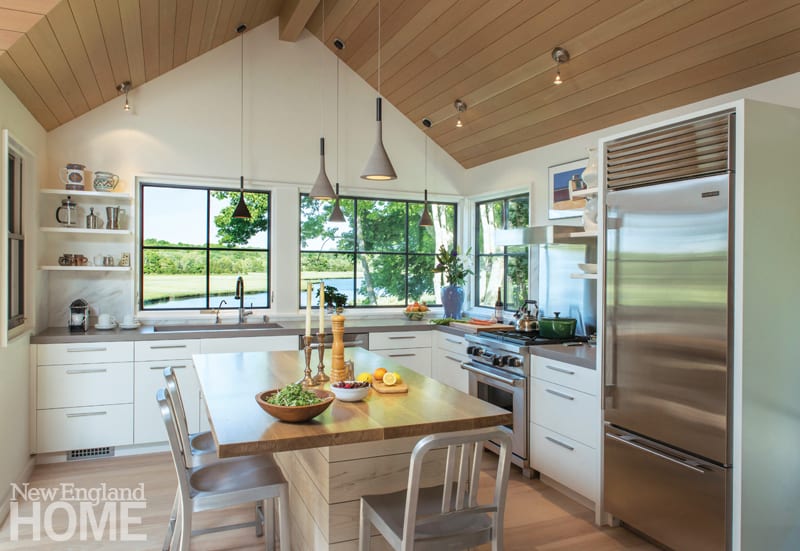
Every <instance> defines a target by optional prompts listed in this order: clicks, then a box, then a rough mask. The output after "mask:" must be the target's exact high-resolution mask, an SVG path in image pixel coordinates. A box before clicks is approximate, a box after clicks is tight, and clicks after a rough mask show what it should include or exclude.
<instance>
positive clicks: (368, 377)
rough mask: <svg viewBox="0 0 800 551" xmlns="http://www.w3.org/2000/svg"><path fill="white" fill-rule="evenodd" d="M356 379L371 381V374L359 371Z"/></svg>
mask: <svg viewBox="0 0 800 551" xmlns="http://www.w3.org/2000/svg"><path fill="white" fill-rule="evenodd" d="M356 381H358V382H360V383H371V382H372V375H370V374H369V373H359V375H358V377H356Z"/></svg>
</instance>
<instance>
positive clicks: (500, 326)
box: [450, 321, 514, 333]
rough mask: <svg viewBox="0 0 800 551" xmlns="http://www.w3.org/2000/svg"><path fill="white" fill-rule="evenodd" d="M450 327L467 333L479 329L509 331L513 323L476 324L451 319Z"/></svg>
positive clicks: (512, 327) (475, 331)
mask: <svg viewBox="0 0 800 551" xmlns="http://www.w3.org/2000/svg"><path fill="white" fill-rule="evenodd" d="M450 327H455V328H456V329H461V330H462V331H466V332H467V333H478V332H481V331H509V330H513V329H514V326H513V325H506V324H504V323H493V324H491V325H478V324H476V323H467V322H462V321H451V322H450Z"/></svg>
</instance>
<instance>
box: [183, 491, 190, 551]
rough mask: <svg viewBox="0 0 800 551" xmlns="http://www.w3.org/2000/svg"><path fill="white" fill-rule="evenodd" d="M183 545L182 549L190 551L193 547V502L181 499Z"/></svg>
mask: <svg viewBox="0 0 800 551" xmlns="http://www.w3.org/2000/svg"><path fill="white" fill-rule="evenodd" d="M180 521H181V522H180V524H181V545H180V551H189V550H190V549H191V547H192V504H191V503H187V502H186V501H184V500H181V517H180Z"/></svg>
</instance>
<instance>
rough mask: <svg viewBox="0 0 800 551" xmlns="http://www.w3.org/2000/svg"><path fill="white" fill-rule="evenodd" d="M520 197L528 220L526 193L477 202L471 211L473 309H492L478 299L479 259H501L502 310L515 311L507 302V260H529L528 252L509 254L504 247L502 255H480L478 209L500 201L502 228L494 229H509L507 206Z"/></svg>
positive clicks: (529, 201)
mask: <svg viewBox="0 0 800 551" xmlns="http://www.w3.org/2000/svg"><path fill="white" fill-rule="evenodd" d="M521 197H525V198H527V200H528V220H530V215H531V196H530V193H528V192H523V193H516V194H514V195H505V196H502V197H495V198H493V199H486V200H483V201H477V202H476V203H475V210H474V211H473V214H474V217H475V218H474V220H475V224H474V225H475V233H474V239H475V253H474V254H475V257H474V259H473V260H474V263H475V275H474V289H473V290H474V295H475V298H474V300H473V306H474V307H475V308H485V309H487V310H489V309H493V308H494V306H493V305H486V304H480V300H481V297H480V288H481V258H485V257H502V258H503V287H502V291H503V310H504V311H506V312H513V311H516V309H517V307H518V305H514V304H513V303H512V302H510V301H509V300H508V260H509V258H511V257H528V259H530V257H529V255H528V251H527V249H526V251H525V252H524V253H514V252H509V251H508V249H509V247H507V246H504V247H503V252H502V253H482V252H481V251H480V231H481V226H480V208H481V205H485V204H487V203H497V202H500V201H502V202H503V227H502V228H496V229H509V225H508V218H509V216H508V205H509V203H510V202H511V201H513V200H514V199H519V198H521ZM528 287H529V288H530V265H529V266H528Z"/></svg>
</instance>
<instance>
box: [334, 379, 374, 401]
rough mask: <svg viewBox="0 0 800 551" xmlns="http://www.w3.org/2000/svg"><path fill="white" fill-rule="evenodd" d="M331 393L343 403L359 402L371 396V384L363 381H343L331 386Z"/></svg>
mask: <svg viewBox="0 0 800 551" xmlns="http://www.w3.org/2000/svg"><path fill="white" fill-rule="evenodd" d="M331 391H333V393H334V394H335V395H336V399H337V400H341V401H342V402H358V401H359V400H363V399H364V398H365V397H366V396H367V394H369V383H365V382H362V381H341V382H338V383H333V384H331Z"/></svg>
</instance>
